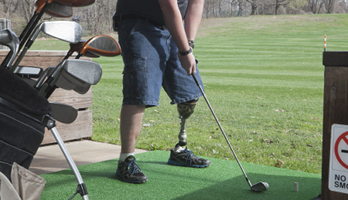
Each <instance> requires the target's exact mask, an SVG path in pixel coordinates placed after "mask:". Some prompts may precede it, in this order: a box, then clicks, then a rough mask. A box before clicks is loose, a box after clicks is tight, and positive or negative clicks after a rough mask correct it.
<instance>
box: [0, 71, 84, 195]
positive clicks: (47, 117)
mask: <svg viewBox="0 0 348 200" xmlns="http://www.w3.org/2000/svg"><path fill="white" fill-rule="evenodd" d="M51 105H52V106H53V107H61V105H54V104H50V103H49V102H48V101H47V99H46V98H44V97H43V96H42V95H40V94H39V92H38V91H37V90H36V89H35V88H33V87H32V86H30V85H29V84H27V83H26V82H25V81H24V80H23V79H21V78H20V77H19V76H17V75H15V74H14V73H12V72H10V71H9V70H6V69H5V68H0V133H1V134H0V149H1V151H0V171H1V172H2V173H3V174H4V175H5V176H6V177H7V178H8V179H9V180H11V168H12V164H13V163H14V162H16V163H18V164H19V165H21V166H23V167H25V168H27V169H28V168H29V166H30V164H31V161H32V160H33V157H34V155H35V154H36V152H37V149H38V148H39V146H40V145H41V142H42V140H43V137H44V133H45V127H47V128H48V129H49V130H50V131H51V132H52V134H53V136H54V137H55V139H56V141H57V143H58V145H59V147H60V149H61V150H62V152H63V154H64V156H65V158H66V160H67V161H68V164H69V165H70V168H71V169H72V171H73V173H74V175H75V178H76V180H77V182H78V186H77V189H76V192H75V194H74V195H73V196H72V197H74V196H75V195H76V194H80V195H81V196H82V197H83V199H85V200H87V199H88V196H87V194H88V193H87V189H86V186H85V184H84V182H83V180H82V177H81V174H80V172H79V170H78V168H77V166H76V164H75V162H74V161H73V159H72V157H71V155H70V153H69V152H68V150H67V148H66V146H65V144H64V141H63V140H62V138H61V137H60V135H59V133H58V131H57V129H56V124H55V119H54V118H53V117H52V115H51V113H52V109H51ZM57 115H60V113H57ZM71 120H74V119H71ZM67 122H68V121H67Z"/></svg>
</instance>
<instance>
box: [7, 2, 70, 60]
mask: <svg viewBox="0 0 348 200" xmlns="http://www.w3.org/2000/svg"><path fill="white" fill-rule="evenodd" d="M35 6H36V11H35V12H34V15H33V16H32V17H31V18H30V21H29V22H28V24H27V25H26V26H25V28H24V29H23V31H22V33H21V35H20V36H19V41H20V44H19V47H18V50H17V52H16V53H15V54H16V55H17V54H18V52H19V51H20V50H21V49H22V47H23V46H24V44H25V42H26V41H27V39H28V37H29V36H30V34H31V33H32V31H33V29H34V27H35V26H36V25H37V23H38V22H39V20H40V18H41V17H42V15H43V14H44V13H45V11H46V13H47V14H49V15H51V16H56V17H71V16H72V8H71V7H68V6H64V5H61V4H58V3H56V2H54V1H52V0H50V1H47V0H37V1H35ZM9 58H10V55H9V54H8V55H7V56H6V58H5V59H4V60H3V62H2V64H1V65H2V66H8V63H9V62H10V60H9Z"/></svg>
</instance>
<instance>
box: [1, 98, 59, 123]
mask: <svg viewBox="0 0 348 200" xmlns="http://www.w3.org/2000/svg"><path fill="white" fill-rule="evenodd" d="M0 104H1V105H3V106H5V107H7V108H8V109H11V110H13V111H15V112H17V113H19V114H21V115H24V116H25V117H28V118H29V119H31V120H33V121H35V122H37V123H40V124H42V125H44V126H46V127H47V128H48V129H51V128H53V127H55V126H56V125H55V120H54V119H53V118H52V117H51V116H50V115H49V114H45V115H35V114H29V113H28V112H26V111H24V110H23V109H22V108H20V107H19V106H17V105H15V104H13V103H11V102H9V101H7V100H5V99H3V98H1V97H0Z"/></svg>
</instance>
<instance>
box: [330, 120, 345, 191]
mask: <svg viewBox="0 0 348 200" xmlns="http://www.w3.org/2000/svg"><path fill="white" fill-rule="evenodd" d="M329 190H331V191H334V192H340V193H345V194H348V125H340V124H333V125H332V129H331V147H330V168H329Z"/></svg>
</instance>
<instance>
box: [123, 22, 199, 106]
mask: <svg viewBox="0 0 348 200" xmlns="http://www.w3.org/2000/svg"><path fill="white" fill-rule="evenodd" d="M118 34H119V43H120V45H121V49H122V57H123V62H124V70H123V105H146V106H158V105H159V103H158V102H159V96H160V91H161V87H163V88H164V90H165V92H166V93H167V95H168V96H169V98H170V99H171V104H177V103H183V102H187V101H191V100H194V99H196V98H198V97H200V96H202V93H201V91H200V89H199V87H198V86H197V84H196V83H195V81H194V79H193V77H192V76H188V75H187V73H186V71H185V70H184V69H183V68H182V67H181V64H180V61H179V59H178V56H177V51H178V49H177V47H176V45H175V43H174V41H173V39H172V37H171V36H170V34H169V31H168V30H162V29H159V28H157V27H155V26H153V25H151V24H150V23H148V22H146V21H144V20H137V19H135V20H133V19H132V20H124V21H122V22H121V23H120V26H119V30H118ZM196 77H197V79H198V81H199V83H200V85H201V86H202V87H203V84H202V80H201V76H200V74H199V71H198V69H197V73H196Z"/></svg>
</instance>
